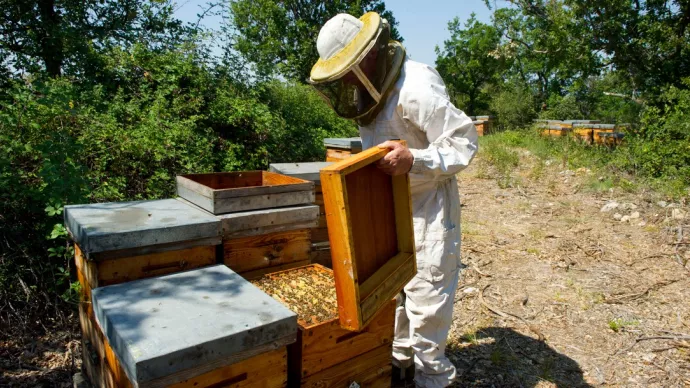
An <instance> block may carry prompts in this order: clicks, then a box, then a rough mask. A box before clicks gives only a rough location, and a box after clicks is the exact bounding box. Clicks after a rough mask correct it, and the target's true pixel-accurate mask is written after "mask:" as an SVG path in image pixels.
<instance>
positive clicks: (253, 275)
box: [240, 260, 311, 280]
mask: <svg viewBox="0 0 690 388" xmlns="http://www.w3.org/2000/svg"><path fill="white" fill-rule="evenodd" d="M309 264H311V260H304V261H295V262H293V263H288V264H282V265H276V266H274V267H266V268H261V269H257V270H254V271H247V272H243V273H241V274H240V275H242V277H243V278H245V279H247V280H254V279H258V278H260V277H262V276H264V275H266V274H269V273H274V272H279V271H285V270H288V269H292V268H298V267H304V266H305V265H309Z"/></svg>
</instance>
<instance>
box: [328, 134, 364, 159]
mask: <svg viewBox="0 0 690 388" xmlns="http://www.w3.org/2000/svg"><path fill="white" fill-rule="evenodd" d="M323 143H324V145H325V146H326V161H327V162H339V161H341V160H343V159H347V158H349V157H350V156H352V155H354V154H358V153H360V152H362V140H361V139H360V138H358V137H350V138H328V139H324V140H323Z"/></svg>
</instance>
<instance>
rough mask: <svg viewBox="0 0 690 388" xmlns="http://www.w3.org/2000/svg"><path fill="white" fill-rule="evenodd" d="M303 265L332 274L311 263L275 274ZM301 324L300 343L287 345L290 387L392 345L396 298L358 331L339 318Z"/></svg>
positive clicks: (328, 270)
mask: <svg viewBox="0 0 690 388" xmlns="http://www.w3.org/2000/svg"><path fill="white" fill-rule="evenodd" d="M304 268H315V269H317V270H320V271H325V272H328V273H331V274H332V273H333V271H332V270H330V269H328V268H325V267H323V266H320V265H318V264H312V265H308V266H304V267H300V268H295V269H290V270H286V271H280V272H274V273H273V274H280V273H283V272H290V271H295V270H303V269H304ZM333 287H335V285H333ZM298 325H299V332H298V333H297V342H295V343H294V344H291V345H288V357H289V361H288V375H289V384H288V385H290V386H298V385H299V382H300V381H301V380H303V379H305V378H307V377H309V376H312V375H314V374H317V373H319V372H322V371H324V370H326V369H328V368H331V367H333V366H335V365H343V363H346V362H349V361H350V360H352V359H354V358H357V357H358V356H360V355H362V354H365V353H368V352H370V351H372V350H374V349H378V348H380V347H382V346H384V347H385V346H388V347H389V348H390V346H391V344H392V342H393V331H394V325H395V300H389V303H388V304H386V306H385V307H384V308H383V309H382V310H381V311H380V312H379V313H378V314H377V315H376V316H375V317H374V319H372V321H371V323H369V325H367V326H366V327H365V328H364V329H363V330H361V331H359V332H352V331H350V330H346V329H343V328H342V327H340V322H339V319H338V318H337V317H336V318H333V319H330V320H328V321H325V322H319V323H315V324H311V323H306V322H303V321H298ZM389 356H390V349H389ZM357 372H359V371H357ZM355 375H356V373H354V372H353V373H351V375H347V376H350V377H353V376H355Z"/></svg>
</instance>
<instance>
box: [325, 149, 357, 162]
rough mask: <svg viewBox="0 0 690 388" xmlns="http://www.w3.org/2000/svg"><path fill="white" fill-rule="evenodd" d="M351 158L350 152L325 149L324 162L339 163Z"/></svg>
mask: <svg viewBox="0 0 690 388" xmlns="http://www.w3.org/2000/svg"><path fill="white" fill-rule="evenodd" d="M350 156H352V152H350V151H348V150H340V149H336V148H327V149H326V161H327V162H339V161H341V160H343V159H347V158H349V157H350Z"/></svg>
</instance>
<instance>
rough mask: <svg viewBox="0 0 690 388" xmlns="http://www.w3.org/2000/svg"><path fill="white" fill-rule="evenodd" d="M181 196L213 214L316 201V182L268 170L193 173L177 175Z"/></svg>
mask: <svg viewBox="0 0 690 388" xmlns="http://www.w3.org/2000/svg"><path fill="white" fill-rule="evenodd" d="M177 195H179V196H180V197H182V198H184V199H186V200H188V201H189V202H191V203H193V204H195V205H197V206H199V207H201V208H202V209H205V210H207V211H209V212H211V213H213V214H225V213H232V212H241V211H248V210H257V209H270V208H276V207H282V206H294V205H302V204H310V203H313V202H314V184H313V183H312V182H309V181H305V180H303V179H297V178H292V177H288V176H284V175H280V174H276V173H273V172H268V171H242V172H221V173H211V174H190V175H181V176H178V177H177Z"/></svg>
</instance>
